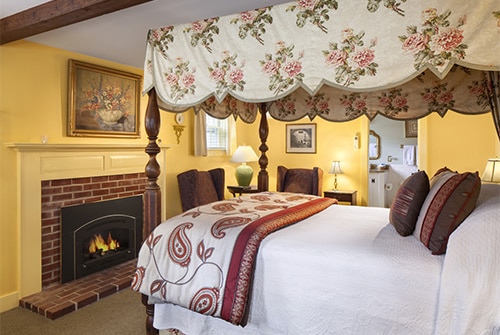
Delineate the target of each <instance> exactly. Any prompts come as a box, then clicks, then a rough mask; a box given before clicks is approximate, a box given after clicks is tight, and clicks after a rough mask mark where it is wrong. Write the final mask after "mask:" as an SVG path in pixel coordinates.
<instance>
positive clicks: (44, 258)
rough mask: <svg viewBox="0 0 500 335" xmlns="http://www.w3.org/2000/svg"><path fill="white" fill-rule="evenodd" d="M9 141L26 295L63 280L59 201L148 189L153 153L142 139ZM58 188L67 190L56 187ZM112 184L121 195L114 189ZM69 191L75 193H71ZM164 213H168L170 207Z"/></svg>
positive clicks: (21, 276)
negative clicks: (145, 185) (127, 141)
mask: <svg viewBox="0 0 500 335" xmlns="http://www.w3.org/2000/svg"><path fill="white" fill-rule="evenodd" d="M7 147H9V148H11V149H13V150H16V151H17V153H18V171H17V179H18V185H19V187H18V204H17V207H18V213H19V216H18V219H17V222H16V223H15V224H16V225H17V226H18V227H19V239H20V242H19V255H18V259H19V285H18V287H19V291H18V292H17V296H19V297H25V296H28V295H33V294H35V293H38V292H41V291H42V288H44V287H45V286H51V285H55V284H57V283H58V282H59V278H58V276H60V274H58V267H59V266H58V265H57V262H60V256H58V255H57V252H56V250H57V249H58V248H59V246H58V243H60V242H57V241H55V238H56V236H59V234H60V231H59V229H60V227H58V223H57V221H58V219H57V218H55V217H53V216H52V215H53V214H54V212H55V213H57V212H58V211H60V210H58V209H57V207H58V206H59V207H60V206H61V203H64V204H73V203H77V202H88V201H100V200H103V199H109V198H111V197H121V196H125V195H129V194H130V195H132V194H136V193H141V194H142V190H139V188H143V184H142V183H143V182H144V175H143V172H144V167H145V165H146V163H147V160H148V158H149V157H148V155H147V154H146V153H145V152H144V148H145V144H142V143H140V144H127V145H123V144H50V143H48V144H39V143H10V144H7ZM161 149H162V151H161V152H160V153H159V154H158V156H157V160H158V162H159V164H160V168H163V166H165V161H166V149H168V147H162V148H161ZM139 180H141V181H140V182H139ZM158 184H159V185H160V187H162V185H165V176H164V175H160V179H159V180H158ZM58 188H59V189H60V191H61V192H57V191H56V190H57V189H58ZM42 190H43V191H42ZM111 190H113V192H115V193H117V194H118V195H116V194H115V195H111V194H110V193H111ZM68 194H71V199H70V196H69V195H68ZM41 199H42V200H41ZM42 201H43V202H44V205H43V206H42ZM45 201H46V203H45ZM49 208H51V210H52V213H50V214H48V212H46V211H45V210H46V209H49ZM42 213H43V214H42ZM162 217H163V218H165V212H164V211H163V212H162ZM42 245H43V247H42ZM42 250H43V251H42ZM42 264H43V265H42ZM42 282H43V284H42Z"/></svg>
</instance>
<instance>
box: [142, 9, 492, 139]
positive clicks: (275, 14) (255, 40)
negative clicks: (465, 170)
mask: <svg viewBox="0 0 500 335" xmlns="http://www.w3.org/2000/svg"><path fill="white" fill-rule="evenodd" d="M499 54H500V5H498V2H496V1H491V0H488V1H484V2H482V3H481V6H478V5H477V4H475V3H473V2H466V3H460V4H457V3H456V1H453V0H443V1H440V2H439V3H436V2H434V1H430V0H422V1H418V2H411V3H409V2H406V0H402V1H394V0H384V1H382V0H365V1H362V0H360V1H349V2H347V1H337V0H300V1H294V2H290V3H285V4H281V5H276V6H270V7H265V8H260V9H256V10H251V11H246V12H242V13H239V14H235V15H228V16H223V17H215V18H210V19H205V20H200V21H196V22H193V23H189V24H183V25H176V26H165V27H160V28H156V29H151V30H150V31H149V34H148V44H147V49H146V59H145V75H144V91H145V92H148V91H150V90H151V89H152V88H154V89H155V91H156V94H157V96H158V102H159V104H160V106H161V107H162V108H164V109H166V110H169V111H175V112H179V111H184V110H186V109H188V108H190V107H195V110H198V109H200V108H203V109H205V110H208V112H209V114H211V115H213V116H216V117H227V116H229V115H231V114H232V115H234V116H235V117H240V118H241V119H242V120H244V121H245V122H253V121H254V120H255V115H256V114H257V113H256V110H257V108H256V106H255V105H253V106H252V104H255V103H262V102H271V101H276V100H277V101H278V102H277V103H275V104H274V107H272V106H271V105H270V104H268V109H269V112H270V113H271V114H272V115H273V117H276V118H278V119H284V120H293V119H298V118H300V117H303V116H305V115H308V116H309V117H310V118H314V117H315V116H320V117H323V118H325V119H327V120H331V121H346V120H349V119H353V118H356V117H359V116H361V115H367V116H368V117H369V118H373V117H374V116H375V115H376V114H378V113H380V114H384V115H385V116H388V117H391V118H398V119H415V118H419V117H423V116H425V115H427V114H428V113H430V112H439V113H440V114H441V115H442V114H444V113H445V112H446V110H447V109H448V108H450V109H454V110H456V111H459V112H464V113H485V112H489V111H490V110H492V105H491V104H490V103H489V102H488V103H487V104H485V101H489V98H488V95H490V94H492V92H493V90H494V89H492V88H493V86H492V85H489V84H488V83H491V81H489V79H488V78H489V76H488V75H486V74H485V72H484V71H499V70H500V57H499V56H498V55H499ZM455 65H460V66H462V67H463V68H467V70H464V69H461V68H458V69H457V67H456V66H455ZM458 72H461V74H460V75H459V74H458ZM450 75H451V76H450ZM457 78H458V79H457ZM456 80H459V81H460V82H456ZM407 82H410V83H411V88H406V85H407ZM403 84H405V85H403ZM479 86H482V87H479ZM472 87H473V88H472ZM471 88H472V89H471ZM374 91H376V93H373V92H374ZM464 94H466V95H465V96H464ZM471 94H472V97H473V98H472V100H473V101H474V102H473V103H471V102H469V101H467V100H468V99H466V98H465V97H466V96H471ZM433 96H435V97H433ZM458 97H462V99H461V100H463V101H459V100H460V99H459V100H457V98H458ZM226 98H227V99H226ZM207 99H210V100H208V101H207ZM429 99H431V100H434V101H429ZM485 99H486V100H485ZM497 99H498V97H497ZM462 102H465V105H463V104H462ZM416 106H419V107H418V108H417V107H416ZM435 107H436V108H435ZM410 111H411V112H410ZM497 129H500V125H497ZM499 135H500V132H499Z"/></svg>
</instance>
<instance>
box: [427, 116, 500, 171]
mask: <svg viewBox="0 0 500 335" xmlns="http://www.w3.org/2000/svg"><path fill="white" fill-rule="evenodd" d="M418 135H419V137H418V141H419V149H420V152H419V154H420V156H421V157H422V159H421V160H420V167H421V169H424V170H426V171H427V173H428V174H429V177H430V176H432V175H433V174H434V173H435V172H436V171H437V170H438V169H440V168H442V167H444V166H447V167H448V168H450V169H452V170H454V171H459V172H464V171H478V172H479V175H481V174H482V173H483V170H484V167H485V166H486V161H487V160H488V158H494V157H500V142H499V140H498V137H497V136H496V134H495V126H494V124H493V117H492V115H491V114H489V113H488V114H481V115H463V114H459V113H456V112H452V111H448V113H446V115H445V116H444V117H443V118H441V117H440V116H439V115H438V114H431V115H429V116H427V117H426V118H424V119H422V120H420V121H419V134H418Z"/></svg>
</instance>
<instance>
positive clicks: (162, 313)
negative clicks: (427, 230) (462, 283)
mask: <svg viewBox="0 0 500 335" xmlns="http://www.w3.org/2000/svg"><path fill="white" fill-rule="evenodd" d="M318 230H321V231H323V233H322V234H319V235H318V234H317V233H316V232H317V231H318ZM333 255H335V256H333ZM443 259H444V256H433V255H431V253H430V251H429V250H428V249H426V248H425V247H424V246H423V245H422V244H421V243H420V242H419V241H418V240H417V239H415V238H414V237H413V236H410V237H401V236H399V235H398V234H397V233H396V231H395V230H394V228H393V227H392V226H391V225H389V224H388V209H385V208H368V207H364V208H360V207H351V206H340V205H338V206H331V207H330V208H329V209H327V210H325V211H323V212H322V213H320V214H318V215H315V216H314V217H312V218H309V219H306V220H304V221H302V222H300V223H297V224H295V225H293V226H291V227H288V228H286V229H283V230H280V231H277V232H275V233H273V234H271V235H270V236H268V237H267V238H266V239H265V240H264V241H263V243H262V244H261V249H260V251H259V254H258V258H257V266H256V270H255V271H256V272H255V279H254V288H253V292H252V295H251V302H250V304H251V305H250V314H249V320H248V324H247V326H246V327H243V328H242V327H237V326H234V325H231V324H230V323H227V322H225V321H223V320H221V319H217V318H213V317H207V316H204V315H201V314H197V313H192V312H190V311H188V310H185V309H182V308H180V307H177V306H174V305H170V304H161V305H156V309H155V327H156V328H158V329H166V328H178V329H180V330H182V331H183V332H185V333H186V334H188V335H196V334H200V335H202V334H203V335H207V334H214V335H215V334H217V335H224V334H227V335H235V334H255V335H265V334H269V335H276V334H290V335H292V334H300V335H304V334H315V335H320V334H357V335H359V334H370V335H372V334H431V333H432V329H433V326H434V315H435V311H436V307H437V306H436V299H437V296H438V293H439V290H438V289H439V277H440V274H441V269H442V263H443Z"/></svg>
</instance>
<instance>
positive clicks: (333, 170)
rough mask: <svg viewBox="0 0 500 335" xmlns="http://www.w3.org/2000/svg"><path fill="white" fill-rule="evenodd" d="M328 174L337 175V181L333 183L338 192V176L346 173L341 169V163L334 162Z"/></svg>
mask: <svg viewBox="0 0 500 335" xmlns="http://www.w3.org/2000/svg"><path fill="white" fill-rule="evenodd" d="M328 173H331V174H334V175H335V181H334V183H333V189H334V190H335V191H336V190H338V189H337V175H338V174H343V173H344V171H342V169H341V168H340V161H333V162H332V166H331V167H330V171H328Z"/></svg>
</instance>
